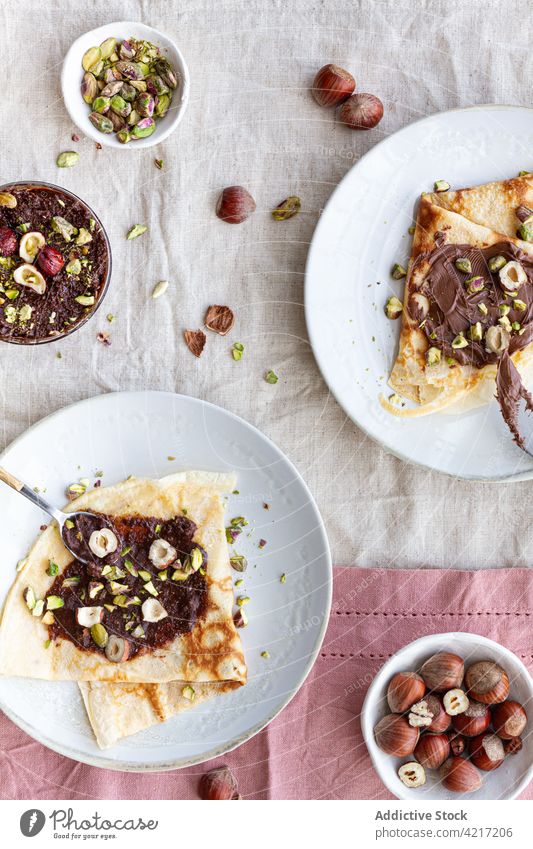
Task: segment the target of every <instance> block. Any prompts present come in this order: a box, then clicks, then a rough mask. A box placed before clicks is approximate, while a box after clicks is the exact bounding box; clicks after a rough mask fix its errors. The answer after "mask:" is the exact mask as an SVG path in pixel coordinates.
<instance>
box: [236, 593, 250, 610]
mask: <svg viewBox="0 0 533 849" xmlns="http://www.w3.org/2000/svg"><path fill="white" fill-rule="evenodd" d="M249 601H250V597H249V596H247V595H240V596H239V597H238V599H237V606H238V607H243V606H244V605H245V604H248V602H249Z"/></svg>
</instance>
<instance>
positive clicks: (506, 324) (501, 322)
mask: <svg viewBox="0 0 533 849" xmlns="http://www.w3.org/2000/svg"><path fill="white" fill-rule="evenodd" d="M498 324H499V325H501V327H503V328H504V329H505V330H507V332H508V333H510V332H511V329H512V328H511V322H510V321H509V318H508V317H507V315H504V316H502V317H501V318H499V319H498Z"/></svg>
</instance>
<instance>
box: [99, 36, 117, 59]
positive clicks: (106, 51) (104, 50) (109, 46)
mask: <svg viewBox="0 0 533 849" xmlns="http://www.w3.org/2000/svg"><path fill="white" fill-rule="evenodd" d="M117 44H118V42H117V39H116V38H106V40H105V41H102V43H101V45H100V57H101V58H102V59H109V57H110V56H111V54H112V53H113V52H114V50H115V47H116V46H117Z"/></svg>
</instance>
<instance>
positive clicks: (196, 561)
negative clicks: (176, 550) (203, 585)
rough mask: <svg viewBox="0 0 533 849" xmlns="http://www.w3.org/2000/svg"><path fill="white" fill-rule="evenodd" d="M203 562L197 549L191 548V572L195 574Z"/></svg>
mask: <svg viewBox="0 0 533 849" xmlns="http://www.w3.org/2000/svg"><path fill="white" fill-rule="evenodd" d="M203 562H204V558H203V556H202V552H201V551H200V549H199V548H193V550H192V551H191V566H192V571H193V572H197V571H198V569H199V568H200V566H201V565H202V563H203Z"/></svg>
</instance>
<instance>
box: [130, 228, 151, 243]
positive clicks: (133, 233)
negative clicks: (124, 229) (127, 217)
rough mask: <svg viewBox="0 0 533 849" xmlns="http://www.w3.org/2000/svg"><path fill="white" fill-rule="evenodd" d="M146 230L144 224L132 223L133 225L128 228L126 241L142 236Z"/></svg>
mask: <svg viewBox="0 0 533 849" xmlns="http://www.w3.org/2000/svg"><path fill="white" fill-rule="evenodd" d="M147 230H148V227H147V226H146V225H145V224H134V225H133V227H131V228H130V229H129V230H128V235H127V236H126V239H128V241H131V240H132V239H138V237H139V236H142V234H143V233H146V231H147Z"/></svg>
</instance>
